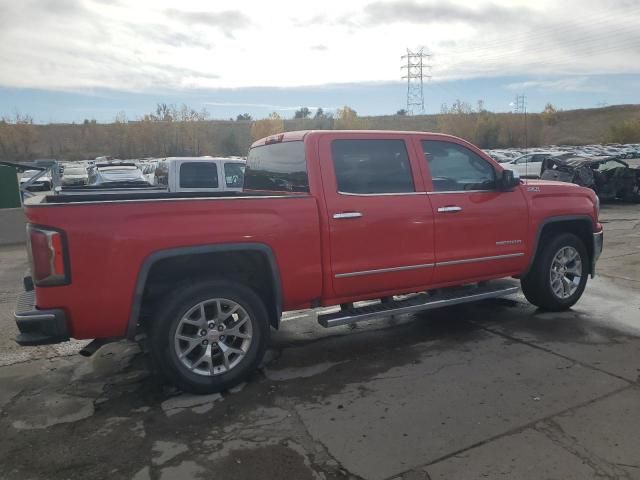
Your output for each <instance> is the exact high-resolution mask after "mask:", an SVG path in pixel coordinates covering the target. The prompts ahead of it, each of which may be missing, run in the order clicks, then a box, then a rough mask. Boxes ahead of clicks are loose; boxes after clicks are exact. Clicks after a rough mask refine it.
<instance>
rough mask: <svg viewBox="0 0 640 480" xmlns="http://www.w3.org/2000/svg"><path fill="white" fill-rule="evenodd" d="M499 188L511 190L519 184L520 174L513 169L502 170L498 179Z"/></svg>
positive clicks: (504, 190) (505, 190) (506, 190)
mask: <svg viewBox="0 0 640 480" xmlns="http://www.w3.org/2000/svg"><path fill="white" fill-rule="evenodd" d="M498 185H499V189H500V190H502V191H503V192H508V191H511V190H513V189H514V188H515V187H517V186H518V185H520V174H519V173H518V172H514V171H513V170H503V171H502V174H501V176H500V178H499V179H498Z"/></svg>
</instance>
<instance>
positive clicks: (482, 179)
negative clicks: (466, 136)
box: [422, 140, 496, 192]
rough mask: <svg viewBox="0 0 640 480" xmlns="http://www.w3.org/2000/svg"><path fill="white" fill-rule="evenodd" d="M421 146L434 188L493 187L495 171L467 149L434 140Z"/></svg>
mask: <svg viewBox="0 0 640 480" xmlns="http://www.w3.org/2000/svg"><path fill="white" fill-rule="evenodd" d="M422 148H423V150H424V156H425V159H426V161H427V164H428V166H429V172H430V173H431V180H432V182H433V190H434V191H436V192H454V191H462V190H492V189H495V187H496V172H495V170H494V169H493V166H491V164H490V163H489V162H487V161H486V160H485V159H484V158H482V157H480V156H479V155H477V154H476V153H474V152H472V151H471V150H469V149H468V148H465V147H463V146H462V145H458V144H457V143H451V142H443V141H438V140H424V141H423V142H422Z"/></svg>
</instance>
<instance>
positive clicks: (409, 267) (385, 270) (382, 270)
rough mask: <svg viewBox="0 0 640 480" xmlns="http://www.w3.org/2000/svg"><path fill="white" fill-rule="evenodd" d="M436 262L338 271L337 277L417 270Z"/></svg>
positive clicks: (431, 266)
mask: <svg viewBox="0 0 640 480" xmlns="http://www.w3.org/2000/svg"><path fill="white" fill-rule="evenodd" d="M434 266H435V264H434V263H421V264H419V265H406V266H403V267H389V268H377V269H375V270H362V271H359V272H347V273H336V275H335V278H347V277H359V276H360V275H373V274H376V273H389V272H402V271H405V270H417V269H419V268H433V267H434Z"/></svg>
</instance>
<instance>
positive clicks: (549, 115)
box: [540, 103, 558, 125]
mask: <svg viewBox="0 0 640 480" xmlns="http://www.w3.org/2000/svg"><path fill="white" fill-rule="evenodd" d="M540 116H541V117H542V123H544V124H545V125H555V124H556V123H558V111H557V110H556V108H555V107H554V106H553V105H552V104H551V103H547V104H546V105H545V107H544V110H543V111H542V113H541V114H540Z"/></svg>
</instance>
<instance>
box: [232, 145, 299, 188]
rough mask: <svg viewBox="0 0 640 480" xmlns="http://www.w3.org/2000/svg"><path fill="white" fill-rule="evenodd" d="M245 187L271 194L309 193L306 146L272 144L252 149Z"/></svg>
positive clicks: (245, 174)
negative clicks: (270, 192)
mask: <svg viewBox="0 0 640 480" xmlns="http://www.w3.org/2000/svg"><path fill="white" fill-rule="evenodd" d="M244 188H245V190H267V191H272V192H308V191H309V178H308V176H307V162H306V159H305V155H304V143H303V142H301V141H296V142H284V143H272V144H268V145H262V146H259V147H254V148H252V149H251V150H250V151H249V157H248V158H247V167H246V170H245V173H244Z"/></svg>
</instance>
